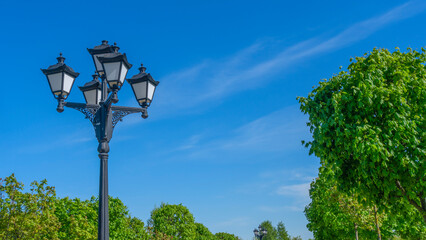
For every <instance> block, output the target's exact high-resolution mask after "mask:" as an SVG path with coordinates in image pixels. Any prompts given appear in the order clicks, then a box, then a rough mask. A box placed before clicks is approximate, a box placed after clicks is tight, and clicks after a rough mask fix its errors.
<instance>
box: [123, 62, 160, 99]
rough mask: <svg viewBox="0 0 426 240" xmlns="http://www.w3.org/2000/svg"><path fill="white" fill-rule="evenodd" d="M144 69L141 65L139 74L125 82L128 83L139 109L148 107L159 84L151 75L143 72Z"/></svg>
mask: <svg viewBox="0 0 426 240" xmlns="http://www.w3.org/2000/svg"><path fill="white" fill-rule="evenodd" d="M145 70H146V68H145V67H144V66H143V64H141V67H140V68H139V71H140V73H139V74H136V75H135V76H133V77H132V78H130V79H127V82H128V83H130V85H131V86H132V89H133V93H134V94H135V97H136V100H137V101H138V103H139V105H140V106H141V107H149V105H151V102H152V98H153V97H154V92H155V88H156V87H157V86H158V84H159V83H160V82H158V81H155V80H154V78H152V76H151V74H149V73H146V72H145Z"/></svg>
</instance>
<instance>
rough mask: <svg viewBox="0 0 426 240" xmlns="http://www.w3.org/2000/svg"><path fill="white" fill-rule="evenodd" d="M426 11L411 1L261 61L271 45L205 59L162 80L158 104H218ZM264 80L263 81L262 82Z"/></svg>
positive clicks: (173, 106)
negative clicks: (216, 58)
mask: <svg viewBox="0 0 426 240" xmlns="http://www.w3.org/2000/svg"><path fill="white" fill-rule="evenodd" d="M425 8H426V2H425V1H410V2H407V3H405V4H402V5H400V6H398V7H395V8H393V9H391V10H389V11H387V12H385V13H384V14H382V15H380V16H377V17H373V18H370V19H367V20H365V21H361V22H358V23H355V24H353V25H352V26H349V27H348V28H346V29H345V30H343V31H342V32H340V33H338V34H336V35H335V36H332V37H329V38H326V39H324V38H321V37H314V38H312V39H309V40H306V41H302V42H300V43H297V44H295V45H293V46H290V47H288V48H285V49H282V50H279V51H278V53H277V54H276V55H275V56H272V57H270V58H266V59H265V58H260V57H258V55H259V54H262V50H264V49H265V48H266V47H267V46H266V44H262V43H256V44H253V45H252V46H250V47H248V48H246V49H244V50H242V51H240V52H238V53H236V54H235V55H233V56H231V57H229V58H228V59H221V60H218V61H212V60H204V61H203V62H202V63H200V64H197V65H195V66H193V67H190V68H188V69H185V70H183V71H180V72H175V73H173V74H170V75H168V76H166V77H164V78H163V79H161V81H162V82H163V83H164V84H162V85H161V90H159V91H158V93H157V99H156V101H157V103H158V104H159V105H163V106H162V108H164V107H165V106H169V109H164V112H167V113H169V112H170V109H173V110H178V109H182V108H191V107H194V106H197V105H200V104H201V103H203V102H206V101H217V100H220V99H221V98H222V97H225V96H227V95H230V94H232V93H234V92H238V91H242V90H246V89H250V88H254V87H257V86H259V85H261V84H266V83H267V82H268V81H271V79H272V78H271V76H272V75H273V74H277V73H279V72H283V71H284V70H285V69H287V68H288V67H289V66H292V65H294V64H295V63H297V62H298V61H301V60H306V58H307V57H313V56H316V55H319V54H322V53H329V52H331V51H336V50H338V49H341V48H343V47H346V46H348V45H350V44H353V43H355V42H358V41H361V40H363V39H365V38H367V37H369V36H370V35H372V34H373V33H375V32H376V31H378V30H380V29H381V28H383V27H385V26H387V25H389V24H391V23H393V22H397V21H400V20H403V19H406V18H409V17H412V16H414V15H416V14H419V13H421V12H423V11H424V10H425ZM259 79H261V81H259Z"/></svg>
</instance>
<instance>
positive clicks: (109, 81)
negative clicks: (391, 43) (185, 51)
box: [41, 41, 159, 240]
mask: <svg viewBox="0 0 426 240" xmlns="http://www.w3.org/2000/svg"><path fill="white" fill-rule="evenodd" d="M118 49H119V47H117V46H116V44H114V45H108V41H102V44H101V45H99V46H96V47H94V48H92V49H87V50H88V51H89V53H90V54H91V55H92V58H93V62H94V64H95V68H96V74H95V75H93V76H92V77H93V80H92V81H90V82H88V83H86V84H84V86H82V87H79V88H80V90H81V91H82V92H83V95H84V98H85V100H86V103H85V104H84V103H74V102H65V100H66V99H67V98H68V96H69V94H70V92H71V88H72V86H73V84H74V80H75V78H77V77H78V75H79V73H76V72H74V70H73V69H72V68H70V67H69V66H67V65H66V64H65V63H64V60H65V58H64V57H62V53H61V54H60V56H59V57H58V58H57V59H58V63H57V64H55V65H52V66H50V67H48V68H47V69H41V71H42V72H43V73H44V74H45V75H46V77H47V80H48V83H49V86H50V90H51V91H52V93H53V96H54V97H55V98H56V99H57V100H58V107H57V111H58V112H63V111H64V106H65V107H69V108H73V109H76V110H78V111H80V112H82V113H83V114H84V115H85V116H86V118H88V119H89V120H90V122H91V123H92V124H93V126H94V128H95V133H96V138H97V139H98V142H99V145H98V152H99V159H100V179H99V217H98V239H99V240H108V239H109V213H108V152H109V141H110V140H111V138H112V132H113V130H114V127H115V125H116V124H117V123H118V122H119V121H121V120H122V119H123V117H125V116H127V115H128V114H132V113H142V117H143V118H147V117H148V112H147V108H148V107H149V105H150V103H151V101H152V97H153V94H154V90H155V87H156V86H157V85H158V83H159V82H157V81H155V80H154V79H153V78H152V77H151V75H150V74H149V73H148V74H146V73H145V74H146V75H148V76H149V77H148V79H147V80H145V78H147V77H145V78H144V80H140V79H139V78H138V77H136V76H139V75H140V74H141V73H139V74H137V75H135V76H134V77H136V78H135V79H137V81H140V82H147V83H148V84H145V85H144V86H143V87H144V88H143V87H141V86H138V87H137V89H136V90H135V88H134V83H133V82H131V81H129V83H130V84H131V85H132V88H133V92H134V94H135V97H136V99H137V100H138V102H139V105H140V106H141V108H136V107H122V106H114V105H112V104H113V103H117V102H118V97H117V92H118V91H119V90H120V88H121V86H122V85H123V84H124V80H125V78H126V75H127V72H128V70H129V69H130V68H131V67H132V65H131V64H130V63H129V62H128V61H127V58H126V54H121V53H119V52H118ZM143 72H145V68H144V71H143ZM134 77H133V78H134ZM99 78H100V81H99ZM135 81H136V80H135ZM137 81H136V82H137ZM153 86H154V90H153V89H152V87H153ZM141 91H142V92H143V91H145V93H147V95H146V96H148V95H149V96H148V97H145V98H143V97H141V95H140V92H141ZM140 99H145V100H141V101H142V102H143V101H145V102H146V103H148V102H149V104H141V101H139V100H140Z"/></svg>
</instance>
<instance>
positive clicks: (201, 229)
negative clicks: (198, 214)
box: [195, 223, 216, 240]
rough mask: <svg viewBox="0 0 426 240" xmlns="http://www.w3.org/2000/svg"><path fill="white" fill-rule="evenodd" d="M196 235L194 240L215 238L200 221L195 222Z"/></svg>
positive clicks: (211, 239)
mask: <svg viewBox="0 0 426 240" xmlns="http://www.w3.org/2000/svg"><path fill="white" fill-rule="evenodd" d="M195 226H196V232H197V236H196V237H195V239H196V240H214V239H216V238H215V236H214V235H213V233H211V232H210V230H209V229H208V228H207V227H206V226H204V225H203V224H201V223H195Z"/></svg>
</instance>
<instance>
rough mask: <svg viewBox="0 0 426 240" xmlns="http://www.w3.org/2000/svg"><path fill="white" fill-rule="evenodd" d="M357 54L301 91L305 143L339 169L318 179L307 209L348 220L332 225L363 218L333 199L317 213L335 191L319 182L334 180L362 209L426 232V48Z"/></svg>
mask: <svg viewBox="0 0 426 240" xmlns="http://www.w3.org/2000/svg"><path fill="white" fill-rule="evenodd" d="M351 61H352V63H351V64H350V65H349V66H348V68H347V71H341V72H339V73H338V74H336V75H334V76H333V77H331V78H330V79H328V80H324V81H322V82H320V84H319V86H317V87H315V88H314V90H313V91H312V92H311V93H310V94H309V95H308V97H299V98H298V100H299V102H300V108H301V110H302V112H304V113H305V114H308V115H309V122H308V126H309V127H310V131H311V133H312V137H313V139H312V141H309V142H307V143H306V144H305V146H306V147H309V149H310V150H309V153H310V154H315V156H317V157H319V159H320V163H321V168H322V169H323V170H324V169H326V171H330V172H331V174H326V175H324V176H322V177H321V176H320V179H319V180H318V179H317V180H316V181H315V182H314V183H313V184H312V185H311V198H312V203H311V204H310V206H308V208H307V211H306V213H307V217H308V219H310V218H311V220H313V219H314V217H319V218H322V220H320V221H325V220H326V219H325V218H328V217H330V216H329V215H327V214H329V213H331V212H332V213H333V214H334V216H335V217H336V218H337V219H339V218H340V219H341V220H340V221H338V222H339V223H336V224H335V225H333V226H329V227H339V225H341V224H347V223H350V222H354V221H355V220H356V219H353V218H352V217H350V216H348V215H347V214H348V213H349V212H348V211H346V212H345V209H344V206H342V205H339V204H338V201H337V202H327V204H328V207H329V208H328V209H325V208H323V210H325V211H324V212H323V213H322V214H326V215H323V216H321V214H320V212H318V214H317V213H314V212H315V211H321V209H320V208H319V207H315V204H316V203H315V201H323V199H321V197H320V195H324V194H326V195H329V194H330V193H326V192H321V190H317V188H318V189H321V188H324V187H327V188H331V189H332V190H333V191H335V192H336V194H338V196H339V198H343V199H346V200H350V202H351V203H354V204H356V205H359V206H362V208H360V209H359V210H362V209H364V210H367V209H368V207H372V206H374V208H375V209H376V207H377V209H376V211H375V213H379V214H380V213H383V214H384V215H385V217H384V219H385V220H383V221H384V222H385V221H388V222H389V224H393V229H392V231H394V232H399V235H400V236H403V235H404V234H408V235H407V236H409V235H410V234H411V236H416V235H415V233H416V234H417V236H421V237H422V236H425V235H424V234H425V232H424V229H425V224H426V161H425V159H426V144H425V136H426V131H425V127H426V122H425V113H426V112H425V111H426V68H425V63H426V51H425V49H422V50H421V51H420V52H418V51H415V50H412V49H408V50H407V52H401V51H400V50H399V49H397V50H396V51H394V52H390V51H388V50H386V49H374V50H373V51H371V52H369V53H366V54H365V55H364V56H363V57H356V58H355V59H351ZM320 174H321V173H320ZM330 184H331V185H330ZM333 186H334V187H333ZM323 191H324V190H323ZM316 195H318V196H316ZM324 197H326V198H327V199H329V198H330V196H324ZM318 206H319V205H318ZM333 209H334V210H333ZM364 210H363V211H364ZM370 210H371V209H370ZM361 212H362V211H361ZM408 213H409V214H408ZM404 214H408V215H406V219H405V220H404V219H403V218H401V216H404ZM344 218H348V219H347V221H342V220H343V219H344ZM311 220H310V221H311ZM359 220H360V219H358V220H357V221H358V223H359V224H361V222H360V221H359ZM323 223H324V222H323ZM413 224H414V226H416V229H412V227H411V226H413ZM379 225H380V223H379V222H378V224H376V226H377V231H378V232H379ZM410 225H411V226H410ZM310 226H311V228H312V229H314V225H313V222H310ZM318 229H319V230H324V229H325V226H322V227H320V228H318ZM319 230H318V231H319ZM413 234H414V235H413Z"/></svg>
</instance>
